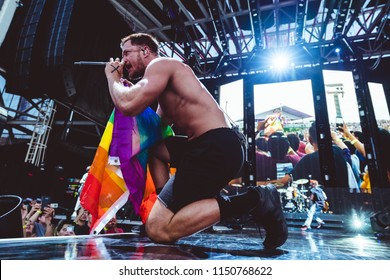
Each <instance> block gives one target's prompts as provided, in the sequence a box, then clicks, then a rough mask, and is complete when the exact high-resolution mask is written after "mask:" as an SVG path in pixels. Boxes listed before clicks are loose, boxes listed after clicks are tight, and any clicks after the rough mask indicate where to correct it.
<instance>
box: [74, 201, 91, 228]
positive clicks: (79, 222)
mask: <svg viewBox="0 0 390 280" xmlns="http://www.w3.org/2000/svg"><path fill="white" fill-rule="evenodd" d="M89 219H90V217H89V212H88V211H87V210H85V209H84V208H83V207H80V208H79V210H78V211H77V217H76V219H75V220H74V223H75V228H74V232H75V234H76V235H88V234H89V232H90V225H89V222H90V221H89Z"/></svg>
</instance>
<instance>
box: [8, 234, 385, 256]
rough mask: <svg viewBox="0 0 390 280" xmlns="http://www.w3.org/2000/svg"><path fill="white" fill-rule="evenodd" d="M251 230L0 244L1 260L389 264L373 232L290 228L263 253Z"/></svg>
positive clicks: (33, 240)
mask: <svg viewBox="0 0 390 280" xmlns="http://www.w3.org/2000/svg"><path fill="white" fill-rule="evenodd" d="M262 247H263V246H262V239H261V238H260V235H259V233H258V232H257V231H256V230H254V229H245V228H244V229H242V230H230V229H228V228H225V227H214V232H201V233H198V234H195V235H193V236H190V237H187V238H183V239H181V240H180V241H178V242H176V243H174V244H169V245H167V244H164V245H162V244H156V243H153V242H151V241H150V240H149V239H148V238H147V237H146V236H145V235H143V234H140V233H139V232H130V233H124V234H116V235H98V236H74V237H46V238H29V239H23V238H19V239H0V259H2V260H15V259H16V260H50V259H56V260H64V259H87V260H94V259H105V260H110V259H115V260H153V259H155V260H233V259H241V260H244V259H248V260H260V259H261V260H390V240H388V239H377V238H376V237H375V236H374V235H373V234H372V233H365V234H358V233H351V232H345V231H341V230H334V229H313V230H311V231H309V232H302V231H301V230H300V228H298V227H291V228H289V238H288V240H287V242H286V243H285V245H284V246H282V247H281V248H280V249H277V250H275V251H273V252H266V251H264V250H262Z"/></svg>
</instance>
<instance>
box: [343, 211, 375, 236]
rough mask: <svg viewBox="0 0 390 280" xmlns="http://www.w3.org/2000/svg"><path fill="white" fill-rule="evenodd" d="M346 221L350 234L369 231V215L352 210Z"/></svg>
mask: <svg viewBox="0 0 390 280" xmlns="http://www.w3.org/2000/svg"><path fill="white" fill-rule="evenodd" d="M349 217H350V218H349V219H348V224H347V226H348V228H349V230H350V231H352V232H356V233H361V232H365V231H367V230H369V228H370V226H369V220H370V218H369V217H370V214H369V213H367V212H365V211H358V212H357V211H356V210H355V209H352V214H351V215H350V216H349Z"/></svg>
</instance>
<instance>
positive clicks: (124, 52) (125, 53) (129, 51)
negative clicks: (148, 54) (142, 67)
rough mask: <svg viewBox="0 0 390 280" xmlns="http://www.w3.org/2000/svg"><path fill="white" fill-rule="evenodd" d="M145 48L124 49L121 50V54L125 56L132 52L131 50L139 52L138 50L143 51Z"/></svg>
mask: <svg viewBox="0 0 390 280" xmlns="http://www.w3.org/2000/svg"><path fill="white" fill-rule="evenodd" d="M144 50H145V49H144V48H139V49H138V50H124V51H123V52H122V56H126V55H128V54H129V53H132V52H139V51H144Z"/></svg>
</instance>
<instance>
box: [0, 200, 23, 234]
mask: <svg viewBox="0 0 390 280" xmlns="http://www.w3.org/2000/svg"><path fill="white" fill-rule="evenodd" d="M21 204H22V198H20V197H19V196H16V195H1V196H0V238H15V237H23V226H22V215H21V212H20V207H21Z"/></svg>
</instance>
